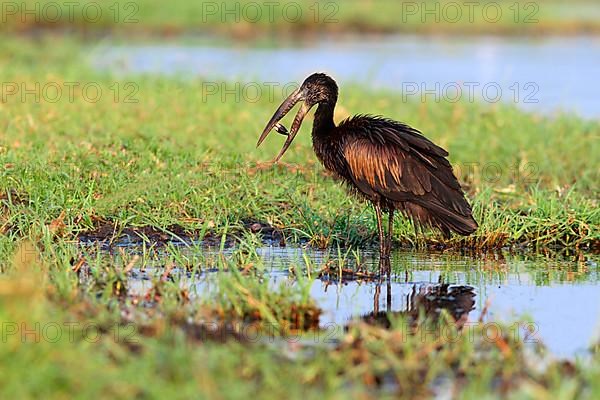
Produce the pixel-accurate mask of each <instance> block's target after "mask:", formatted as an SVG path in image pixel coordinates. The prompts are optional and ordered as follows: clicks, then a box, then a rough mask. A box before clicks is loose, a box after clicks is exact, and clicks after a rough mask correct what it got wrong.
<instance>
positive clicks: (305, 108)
mask: <svg viewBox="0 0 600 400" xmlns="http://www.w3.org/2000/svg"><path fill="white" fill-rule="evenodd" d="M309 110H310V106H309V105H308V104H306V103H303V104H302V106H301V107H300V109H299V110H298V114H296V118H294V122H293V123H292V130H291V131H290V133H289V135H288V137H287V139H285V143H284V144H283V147H282V148H281V151H280V152H279V154H278V155H277V157H275V159H274V160H273V162H277V161H279V159H280V158H281V157H282V156H283V154H284V153H285V152H286V151H287V149H288V148H289V147H290V144H292V142H293V141H294V138H295V137H296V134H297V133H298V131H299V130H300V125H302V120H303V119H304V117H305V116H306V114H307V113H308V111H309ZM265 136H266V135H265Z"/></svg>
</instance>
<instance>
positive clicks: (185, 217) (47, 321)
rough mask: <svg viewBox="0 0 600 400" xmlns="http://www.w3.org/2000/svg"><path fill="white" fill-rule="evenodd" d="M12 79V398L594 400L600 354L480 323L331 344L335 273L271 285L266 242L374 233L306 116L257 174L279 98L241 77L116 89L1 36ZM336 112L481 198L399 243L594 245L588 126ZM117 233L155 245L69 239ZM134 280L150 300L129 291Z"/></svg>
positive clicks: (592, 125)
mask: <svg viewBox="0 0 600 400" xmlns="http://www.w3.org/2000/svg"><path fill="white" fill-rule="evenodd" d="M49 46H52V49H53V50H52V51H47V50H46V49H48V48H49ZM0 69H1V70H2V71H3V85H2V93H1V94H2V96H3V97H2V101H1V102H0V167H1V169H0V232H1V233H2V235H1V236H0V271H1V275H0V320H1V321H2V324H1V327H0V328H1V329H0V340H1V343H0V344H1V345H0V360H2V362H1V363H0V365H2V367H0V392H1V393H2V397H9V396H14V397H19V398H38V397H42V396H43V397H53V398H61V397H73V396H76V397H82V398H84V397H85V398H89V397H92V396H102V397H109V396H110V397H116V398H131V397H140V398H160V397H165V396H168V395H171V396H175V397H180V398H190V397H200V398H242V397H243V398H246V397H248V396H256V397H257V398H281V397H284V396H285V397H288V398H323V397H329V398H354V397H360V398H370V397H386V396H388V397H397V396H398V395H401V396H404V397H406V398H410V397H412V398H415V397H426V396H431V395H436V394H438V395H444V394H448V395H450V396H456V397H465V398H477V397H482V396H484V395H485V396H488V397H502V396H514V397H517V398H557V397H559V398H565V399H571V398H573V399H574V398H596V397H597V395H598V393H600V387H598V382H599V381H598V379H597V376H598V373H599V370H600V360H599V358H598V354H597V353H598V352H597V349H592V352H591V356H590V357H589V359H588V360H585V361H582V360H577V361H573V362H566V361H556V360H553V359H552V358H545V354H544V353H545V350H544V348H543V346H540V347H539V348H538V347H533V346H530V345H527V344H525V343H524V342H525V338H524V337H517V338H515V337H514V335H513V334H507V332H513V331H511V330H510V328H508V327H504V326H502V329H503V330H502V332H504V333H503V334H496V331H494V332H490V331H488V330H487V329H489V326H488V327H487V328H486V325H485V324H480V325H477V326H474V327H473V328H472V329H471V330H470V331H468V332H470V333H469V334H468V335H467V334H464V333H466V332H467V331H465V330H464V329H463V327H461V325H460V323H457V322H456V321H454V320H452V318H450V317H449V316H448V315H447V314H445V313H444V312H442V314H441V316H439V317H438V318H435V319H433V318H432V319H426V318H415V317H414V315H413V316H409V315H398V316H395V317H394V318H392V321H390V323H391V324H392V328H391V329H384V328H382V327H378V326H373V325H369V324H366V323H363V322H356V323H355V324H354V325H353V326H351V327H347V328H348V330H344V327H338V328H340V329H339V330H337V331H336V332H335V335H333V336H331V337H330V336H329V335H330V333H331V332H330V331H320V330H316V329H315V325H316V323H317V321H318V318H319V309H318V308H317V307H316V305H315V303H314V301H313V300H312V299H311V297H310V296H309V294H308V293H309V292H308V290H309V288H310V284H311V282H312V279H314V277H315V275H316V272H317V271H318V268H321V267H322V266H313V267H312V275H311V266H310V265H304V264H302V263H295V264H292V265H290V267H289V269H290V272H289V276H290V279H289V282H287V283H284V284H282V285H278V286H277V287H273V286H272V285H270V280H269V275H268V271H269V268H270V266H267V265H265V263H264V261H263V260H262V259H261V257H259V256H258V254H256V248H257V247H258V246H259V245H260V242H261V239H263V238H264V237H265V236H267V235H270V236H271V237H272V238H277V240H280V239H281V238H282V237H283V240H285V241H287V242H293V241H309V242H311V243H312V244H313V245H316V246H323V247H325V246H329V247H333V246H336V245H337V244H341V245H347V244H350V245H370V244H372V243H374V242H375V240H376V230H375V221H374V215H373V212H372V210H371V209H370V208H369V207H368V206H367V205H365V204H363V203H361V202H359V201H357V200H356V199H354V198H352V197H349V196H347V195H346V193H345V191H344V189H343V188H341V187H340V186H339V185H337V184H336V183H335V182H333V181H332V180H331V178H330V177H329V176H327V175H326V174H325V172H324V170H323V168H322V167H321V166H320V165H319V164H318V163H317V162H316V159H315V157H314V155H313V153H312V149H311V145H310V135H309V131H310V120H308V121H307V122H308V123H307V124H305V126H304V127H303V129H302V131H301V132H300V134H299V136H298V138H297V139H296V141H295V143H294V145H293V147H292V149H290V151H289V152H288V154H286V157H285V160H284V161H285V162H284V163H280V164H279V165H277V166H273V165H271V164H270V163H268V162H266V161H267V160H270V159H271V158H272V157H273V156H274V154H276V152H277V151H278V150H279V147H280V145H281V144H282V138H280V137H274V138H271V139H269V140H268V141H267V142H266V143H265V144H264V148H263V147H261V149H258V150H257V149H256V148H255V143H256V139H257V137H258V134H259V133H260V131H261V129H262V128H263V126H264V123H265V122H266V121H267V119H268V118H269V117H270V116H271V114H272V112H273V111H274V109H275V107H276V106H277V104H278V102H279V101H280V99H281V93H277V94H276V95H275V96H274V97H273V98H269V96H266V95H265V96H261V97H260V99H258V100H256V101H254V100H252V101H250V100H249V99H248V98H247V97H245V96H244V94H243V93H239V90H241V89H239V88H236V86H235V85H233V84H231V83H220V82H219V83H217V87H219V90H218V91H217V92H214V91H213V90H212V89H213V88H214V86H213V85H211V86H210V87H209V86H207V85H206V83H207V82H205V81H202V80H184V79H177V78H158V77H150V76H112V75H110V74H107V73H104V72H98V71H93V70H91V69H90V68H89V64H88V60H87V59H86V50H85V47H84V45H82V44H81V43H79V42H76V41H72V40H69V39H66V38H64V37H53V38H46V39H39V41H36V42H33V41H25V40H23V39H17V38H14V37H6V38H4V39H3V41H2V43H0ZM298 78H299V79H302V78H303V77H298ZM211 84H214V82H211ZM57 88H58V90H60V91H61V94H60V95H57V92H56V90H57ZM69 88H72V92H70V89H69ZM209 88H210V90H209ZM98 90H100V91H101V94H100V95H99V94H98V93H99V92H98ZM224 90H225V91H224ZM23 96H24V97H23ZM36 96H37V97H39V99H38V98H37V97H36ZM338 108H339V109H338V115H337V118H338V119H341V118H343V117H345V116H347V114H349V113H356V112H369V111H370V112H373V113H381V114H384V115H388V116H391V117H394V118H397V119H400V120H404V121H406V122H409V123H411V124H412V125H414V126H416V127H418V128H420V129H421V130H422V131H423V132H424V133H425V134H426V135H427V136H429V137H430V138H432V139H433V140H434V141H436V142H437V143H440V144H441V145H443V146H444V147H446V148H448V150H449V151H450V153H451V156H450V157H451V161H452V162H453V164H454V165H456V166H457V174H458V175H459V177H460V179H461V181H462V183H463V184H464V186H465V189H466V190H467V192H468V196H469V198H470V199H471V201H472V202H473V205H474V209H475V214H476V218H477V219H478V220H479V222H480V225H481V228H480V230H479V231H478V232H477V233H476V235H474V236H473V237H471V238H468V239H461V238H456V237H454V238H451V239H450V240H444V239H442V237H440V236H439V234H437V233H435V232H426V233H425V235H424V236H419V237H418V238H417V237H415V234H414V230H413V227H412V226H411V225H410V223H408V222H407V221H406V220H400V219H398V220H397V223H396V226H395V234H394V239H395V241H396V245H400V244H403V245H407V246H414V245H425V244H437V245H444V246H455V247H464V246H467V247H473V248H492V249H497V248H498V247H500V246H509V245H513V246H523V245H526V246H531V247H538V248H546V247H548V246H558V247H566V248H569V249H577V248H588V247H593V246H597V244H598V240H599V238H600V233H599V231H598V226H599V224H600V213H599V212H598V204H597V201H598V200H597V182H598V179H599V177H598V171H599V169H598V162H597V160H596V157H595V155H596V154H598V152H599V151H600V149H598V140H597V139H598V133H599V132H600V126H599V125H598V123H597V122H590V121H586V120H582V119H579V118H577V117H574V116H570V115H556V116H552V117H551V118H546V117H540V116H536V115H532V114H527V113H524V112H522V111H519V110H518V109H516V108H514V107H509V106H502V105H495V106H493V107H492V106H489V105H485V104H471V103H457V104H447V103H415V102H403V101H402V99H401V97H400V96H399V95H398V94H394V93H382V92H370V91H369V90H367V89H365V88H359V87H342V90H341V97H340V106H339V107H338ZM256 226H258V228H256ZM99 228H101V229H99ZM123 231H127V232H130V233H132V235H134V236H135V234H136V232H137V234H139V236H142V237H143V236H145V237H150V240H148V241H146V243H145V246H141V247H140V248H141V249H143V250H140V251H139V253H138V252H133V253H126V252H121V251H119V250H118V249H112V250H113V251H112V253H110V254H109V253H106V252H104V253H103V252H100V251H98V248H97V247H96V246H89V247H86V248H82V246H80V245H79V243H78V238H79V237H82V235H86V237H92V238H93V237H96V238H101V239H106V240H107V241H108V240H110V239H111V238H112V237H113V236H118V235H119V233H120V232H123ZM173 234H175V235H177V236H186V235H191V236H195V237H199V238H203V237H205V236H206V237H207V240H210V241H211V243H213V244H216V245H217V246H219V245H221V244H222V243H224V242H225V241H226V239H227V238H229V239H231V240H236V241H237V243H238V247H237V248H236V250H235V251H234V252H233V254H230V255H224V254H219V255H217V256H215V259H214V260H207V259H206V258H205V257H204V254H203V250H202V248H201V246H200V245H198V246H196V247H192V248H191V249H182V248H179V249H178V248H174V247H172V246H169V245H168V244H167V245H165V246H164V247H162V248H161V249H160V251H154V250H155V249H154V246H155V245H156V242H157V241H158V242H163V244H164V241H165V238H169V237H171V236H172V235H173ZM94 235H96V236H94ZM157 254H158V255H157ZM492 257H494V256H493V255H492ZM574 257H576V256H574ZM581 260H583V261H581ZM581 260H580V262H579V263H578V264H577V268H576V270H574V271H573V270H572V269H571V268H570V264H569V267H566V268H561V267H559V266H556V265H553V269H552V271H549V272H548V274H566V275H567V278H566V280H577V279H584V277H585V276H586V274H587V273H588V272H589V270H590V269H591V268H593V267H592V266H593V265H594V264H593V263H592V262H589V263H586V262H585V258H582V259H581ZM481 264H482V265H483V264H484V261H482V262H481ZM329 267H330V268H331V270H332V273H335V270H336V268H335V266H334V267H331V266H329ZM152 268H154V269H156V271H154V274H150V273H149V272H147V271H146V270H150V269H152ZM339 268H340V269H341V266H340V267H339ZM469 268H470V266H469ZM207 269H211V270H214V272H213V273H212V275H211V277H212V278H213V279H214V280H213V281H211V283H210V285H208V289H207V290H206V292H205V293H201V294H204V295H205V296H204V297H202V298H201V299H198V298H194V293H193V292H192V291H191V290H190V288H189V286H186V284H185V283H186V281H185V280H186V279H189V276H192V277H193V276H196V274H197V273H199V272H201V271H206V270H207ZM482 270H484V268H482ZM448 271H450V272H448V273H451V271H452V270H451V269H450V268H448ZM144 273H148V275H149V278H148V279H147V280H146V281H144V280H143V279H142V278H140V276H141V275H143V274H144ZM488 273H489V274H490V275H497V274H498V273H499V272H498V271H497V270H496V269H494V268H493V267H492V268H490V269H489V271H488ZM548 274H546V273H544V272H542V273H541V274H540V276H538V278H537V279H540V280H541V281H542V282H545V280H546V279H549V278H548ZM206 275H207V274H205V275H203V276H206ZM143 282H146V283H148V284H149V287H144V286H142V287H141V288H140V287H139V286H136V285H141V283H143ZM411 317H412V319H411ZM421 317H422V316H421ZM494 326H495V327H496V328H497V327H500V326H501V325H494ZM432 332H437V334H432ZM442 333H443V334H442ZM331 338H333V339H335V340H333V341H331V340H329V339H331ZM24 377H26V378H27V379H25V378H24Z"/></svg>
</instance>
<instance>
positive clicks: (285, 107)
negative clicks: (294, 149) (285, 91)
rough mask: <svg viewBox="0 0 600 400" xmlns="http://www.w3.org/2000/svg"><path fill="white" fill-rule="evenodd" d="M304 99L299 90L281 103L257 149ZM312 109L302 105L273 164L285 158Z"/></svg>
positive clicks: (261, 136) (304, 104)
mask: <svg viewBox="0 0 600 400" xmlns="http://www.w3.org/2000/svg"><path fill="white" fill-rule="evenodd" d="M302 97H303V96H302V92H301V91H300V89H298V90H296V91H295V92H294V93H292V94H291V95H289V97H288V98H287V99H285V100H284V102H283V103H281V105H280V106H279V108H278V109H277V111H275V114H273V117H271V120H270V121H269V123H268V124H267V126H266V127H265V130H264V131H263V133H262V135H260V138H259V139H258V143H257V144H256V147H258V146H260V144H261V143H262V142H263V141H264V140H265V139H266V138H267V136H269V133H270V132H271V131H272V130H273V128H274V127H275V125H277V123H278V122H279V121H280V120H281V119H283V117H285V116H286V114H287V113H288V112H290V110H291V109H292V108H293V107H294V106H295V105H296V104H297V103H298V102H299V101H301V100H303V98H302ZM310 108H311V107H310V106H309V105H308V104H306V103H303V104H302V106H301V107H300V109H299V110H298V114H296V117H295V118H294V122H293V123H292V129H291V131H290V133H289V135H288V137H287V139H286V140H285V143H284V144H283V147H282V148H281V151H280V152H279V154H278V155H277V157H275V159H274V160H273V162H277V161H279V159H280V158H281V156H283V154H284V153H285V152H286V151H287V149H288V148H289V147H290V144H292V141H293V140H294V138H295V137H296V134H297V133H298V131H299V130H300V125H302V120H303V119H304V117H305V116H306V114H307V113H308V111H309V110H310Z"/></svg>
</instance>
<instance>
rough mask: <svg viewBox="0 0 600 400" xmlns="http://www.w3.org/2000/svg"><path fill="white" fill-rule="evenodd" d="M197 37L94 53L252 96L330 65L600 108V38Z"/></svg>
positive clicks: (430, 89)
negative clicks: (274, 43)
mask: <svg viewBox="0 0 600 400" xmlns="http://www.w3.org/2000/svg"><path fill="white" fill-rule="evenodd" d="M196 39H197V40H196V41H195V42H193V43H192V44H189V45H187V44H186V45H182V44H181V42H179V43H173V44H166V45H165V44H161V45H143V46H110V45H109V46H102V47H99V48H97V49H95V51H94V52H93V57H92V59H91V62H92V64H93V65H94V66H95V67H96V68H99V69H101V70H109V71H111V72H115V73H119V74H124V75H128V74H134V75H135V74H140V73H143V74H158V75H168V76H173V75H180V76H184V77H201V78H203V79H204V80H205V81H206V82H208V83H210V82H211V80H212V81H213V84H214V83H215V82H220V81H221V80H225V81H230V82H239V85H246V86H243V87H242V92H243V93H244V96H245V97H246V98H245V99H244V100H246V101H249V102H253V99H254V101H256V97H257V96H260V95H261V94H262V95H265V94H266V93H262V92H260V91H257V90H256V83H262V84H268V85H270V87H271V88H274V93H275V94H277V96H278V97H277V98H279V96H281V92H282V90H284V89H285V88H286V87H287V88H288V89H289V86H286V85H287V84H291V83H297V82H299V81H301V80H302V79H303V78H304V77H306V76H308V75H309V74H311V73H313V72H315V71H323V72H328V73H330V74H332V75H333V76H334V77H335V78H336V79H337V80H338V81H339V82H340V83H341V84H342V85H343V86H342V87H344V86H345V85H346V84H347V83H350V82H355V83H359V84H363V85H366V86H367V87H370V88H386V89H388V90H399V91H401V92H403V93H404V94H405V100H406V101H417V102H418V101H423V102H425V101H426V102H442V101H450V102H456V101H466V102H473V101H482V102H485V103H489V104H493V103H497V102H504V103H513V104H516V105H517V106H518V107H521V108H523V109H526V110H532V111H540V112H544V113H548V114H552V113H553V112H554V111H555V110H557V109H561V110H564V111H575V112H577V113H579V114H580V115H582V116H585V117H590V118H598V117H600V111H599V110H600V98H599V97H598V96H597V93H598V91H599V90H600V87H599V85H600V83H599V82H600V81H599V80H598V79H593V78H592V77H594V76H596V71H597V69H598V65H600V40H599V39H598V38H595V37H566V38H563V37H543V38H514V37H493V36H483V37H477V38H474V37H463V38H461V37H454V36H453V37H451V38H444V37H429V36H411V35H390V36H373V37H370V38H369V37H363V36H361V37H360V38H356V37H351V36H350V37H348V38H346V39H345V40H341V39H340V38H339V37H332V38H328V37H327V36H325V37H319V38H315V40H312V41H310V42H308V43H306V42H304V43H296V44H289V45H287V46H285V45H284V46H278V47H269V48H265V47H264V46H263V47H260V48H258V47H251V46H250V47H248V46H240V45H239V44H238V45H235V44H233V43H223V41H222V40H216V39H214V38H204V39H202V38H196ZM215 43H220V45H215ZM557 55H558V56H557ZM291 60H293V62H291ZM240 87H241V86H240ZM240 87H238V89H240ZM226 89H227V90H235V86H234V85H233V84H232V85H230V86H227V87H226ZM286 94H289V93H286ZM270 96H272V95H270ZM272 101H276V99H274V100H272Z"/></svg>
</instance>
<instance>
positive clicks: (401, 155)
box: [257, 73, 477, 258]
mask: <svg viewBox="0 0 600 400" xmlns="http://www.w3.org/2000/svg"><path fill="white" fill-rule="evenodd" d="M337 98H338V86H337V84H336V82H335V81H334V80H333V79H332V78H331V77H329V76H328V75H326V74H323V73H316V74H313V75H311V76H309V77H308V78H306V80H305V81H304V82H303V83H302V85H301V86H300V88H299V89H298V90H296V91H294V92H293V93H292V94H291V95H290V96H289V97H288V98H287V99H285V101H284V102H283V103H282V104H281V105H280V106H279V108H278V109H277V111H276V112H275V114H274V115H273V117H272V118H271V120H270V121H269V123H268V124H267V126H266V128H265V130H264V131H263V133H262V135H261V136H260V138H259V139H258V143H257V147H258V146H259V145H260V144H261V143H262V142H263V141H264V140H265V138H266V137H267V136H268V135H269V132H271V130H272V129H273V128H276V130H277V131H278V132H279V133H281V134H283V135H286V136H287V139H286V141H285V143H284V145H283V147H282V149H281V151H280V152H279V155H277V157H276V158H275V160H274V162H277V161H279V159H280V158H281V156H283V154H284V153H285V152H286V150H287V149H288V148H289V147H290V144H291V143H292V141H293V140H294V138H295V137H296V134H297V133H298V130H299V129H300V125H301V124H302V120H303V119H304V117H305V116H306V114H307V113H308V111H309V110H310V109H311V107H313V106H314V105H315V104H318V107H317V110H316V112H315V119H314V124H313V130H312V140H313V148H314V150H315V153H316V155H317V157H318V158H319V160H320V161H321V162H322V163H323V166H324V167H325V168H326V169H328V170H329V171H331V172H333V173H334V175H336V176H337V177H338V178H340V179H341V180H343V181H344V182H345V183H346V184H347V186H348V188H349V189H350V190H351V191H352V192H354V193H355V194H358V195H359V196H361V197H363V198H364V199H366V200H369V201H370V202H371V203H372V204H373V206H374V208H375V213H376V215H377V228H378V230H379V240H380V244H379V250H380V254H381V257H382V258H389V253H390V248H391V236H392V226H393V221H394V211H395V210H399V211H401V212H402V213H404V214H405V215H406V216H407V217H409V218H411V219H412V220H413V222H414V223H415V225H417V226H418V225H428V226H433V227H437V228H439V229H440V230H441V231H442V232H443V233H444V234H445V235H446V236H448V235H449V234H450V232H456V233H458V234H460V235H469V234H471V233H473V232H474V231H475V230H476V229H477V222H476V221H475V219H473V215H472V213H471V206H470V205H469V203H468V202H467V200H466V199H465V196H464V193H463V191H462V189H461V187H460V184H459V183H458V180H457V179H456V177H455V176H454V174H453V172H452V166H451V165H450V163H449V162H448V160H447V159H446V157H447V156H448V152H446V150H444V149H442V148H441V147H439V146H437V145H435V144H434V143H432V142H431V141H430V140H428V139H427V138H426V137H424V136H423V135H422V134H421V132H419V131H418V130H416V129H414V128H411V127H410V126H408V125H406V124H404V123H402V122H397V121H394V120H391V119H387V118H384V117H379V116H371V115H357V116H354V117H351V118H348V119H346V120H344V121H343V122H341V123H340V124H339V125H338V126H336V125H335V123H334V121H333V111H334V108H335V105H336V102H337ZM300 101H302V102H303V104H302V106H301V107H300V109H299V111H298V114H297V115H296V117H295V118H294V122H293V123H292V128H291V131H290V132H288V131H287V129H286V128H285V127H284V126H283V125H281V124H280V123H279V121H280V120H281V119H282V118H283V117H284V116H285V115H286V114H287V113H288V112H289V111H290V110H291V109H292V108H293V107H294V106H295V105H296V103H298V102H300ZM382 211H387V212H388V213H389V220H388V236H387V238H386V236H385V235H384V228H383V223H382Z"/></svg>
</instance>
